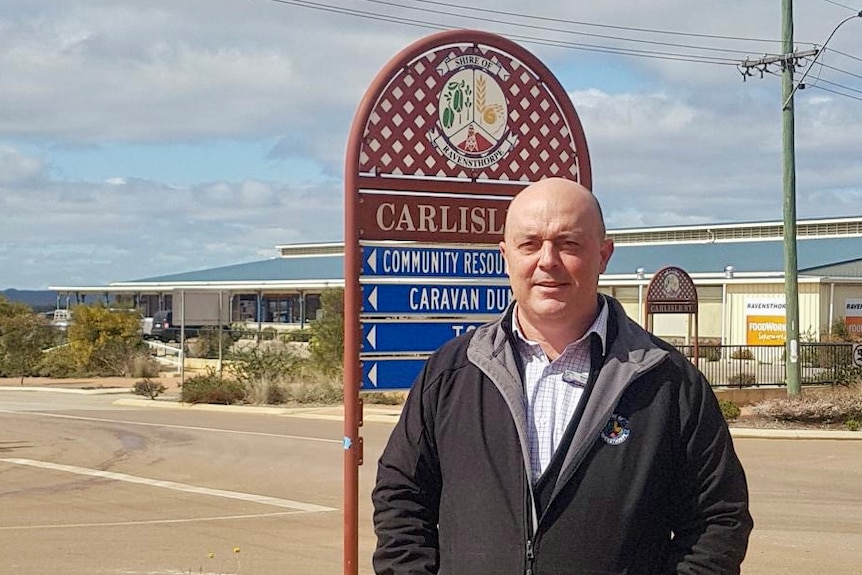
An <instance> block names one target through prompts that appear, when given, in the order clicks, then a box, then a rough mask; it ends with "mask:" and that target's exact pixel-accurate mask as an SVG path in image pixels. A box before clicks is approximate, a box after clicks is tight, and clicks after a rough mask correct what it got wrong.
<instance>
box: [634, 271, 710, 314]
mask: <svg viewBox="0 0 862 575" xmlns="http://www.w3.org/2000/svg"><path fill="white" fill-rule="evenodd" d="M646 306H647V313H650V314H654V313H688V314H691V313H697V288H695V287H694V281H692V279H691V276H690V275H688V273H687V272H686V271H685V270H684V269H682V268H678V267H675V266H667V267H664V268H662V269H660V270H659V271H657V272H656V274H655V275H654V276H653V277H652V280H650V282H649V286H648V287H647V294H646Z"/></svg>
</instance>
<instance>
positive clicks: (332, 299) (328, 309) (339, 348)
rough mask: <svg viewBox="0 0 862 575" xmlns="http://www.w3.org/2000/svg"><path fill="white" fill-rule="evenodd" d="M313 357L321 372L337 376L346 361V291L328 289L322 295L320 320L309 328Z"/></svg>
mask: <svg viewBox="0 0 862 575" xmlns="http://www.w3.org/2000/svg"><path fill="white" fill-rule="evenodd" d="M309 329H310V331H311V339H310V341H309V344H310V348H311V357H312V358H313V359H314V361H315V364H316V365H317V366H318V368H319V369H320V370H322V371H323V372H325V373H327V374H330V375H337V374H339V373H340V372H341V370H342V363H343V360H344V290H343V289H328V290H324V291H323V293H321V294H320V319H317V320H315V321H313V322H312V323H311V326H310V327H309Z"/></svg>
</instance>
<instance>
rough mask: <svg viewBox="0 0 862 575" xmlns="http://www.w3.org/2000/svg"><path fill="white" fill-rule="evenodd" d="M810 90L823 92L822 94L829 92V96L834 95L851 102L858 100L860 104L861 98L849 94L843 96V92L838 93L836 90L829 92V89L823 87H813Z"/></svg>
mask: <svg viewBox="0 0 862 575" xmlns="http://www.w3.org/2000/svg"><path fill="white" fill-rule="evenodd" d="M811 87H812V88H817V89H818V90H823V91H824V92H829V93H830V94H836V95H838V96H844V97H845V98H850V99H851V100H859V101H860V102H862V98H859V97H858V96H851V95H850V94H844V93H843V92H838V91H836V90H830V89H829V88H824V87H823V86H818V85H816V84H815V85H813V86H811Z"/></svg>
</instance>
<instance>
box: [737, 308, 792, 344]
mask: <svg viewBox="0 0 862 575" xmlns="http://www.w3.org/2000/svg"><path fill="white" fill-rule="evenodd" d="M785 308H786V306H785V304H784V296H781V297H777V296H776V297H758V298H748V299H746V300H745V332H746V335H745V343H746V344H747V345H784V341H785V338H786V332H787V325H786V322H785V314H786V311H785Z"/></svg>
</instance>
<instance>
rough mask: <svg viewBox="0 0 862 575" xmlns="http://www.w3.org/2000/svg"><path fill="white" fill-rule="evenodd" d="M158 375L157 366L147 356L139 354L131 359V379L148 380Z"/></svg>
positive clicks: (155, 362) (156, 363) (154, 361)
mask: <svg viewBox="0 0 862 575" xmlns="http://www.w3.org/2000/svg"><path fill="white" fill-rule="evenodd" d="M158 375H159V364H158V362H157V361H156V360H154V359H153V358H152V357H150V356H149V355H148V354H139V355H135V356H134V357H133V358H132V365H131V368H130V376H131V377H143V378H150V377H158Z"/></svg>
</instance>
